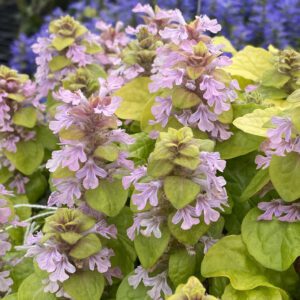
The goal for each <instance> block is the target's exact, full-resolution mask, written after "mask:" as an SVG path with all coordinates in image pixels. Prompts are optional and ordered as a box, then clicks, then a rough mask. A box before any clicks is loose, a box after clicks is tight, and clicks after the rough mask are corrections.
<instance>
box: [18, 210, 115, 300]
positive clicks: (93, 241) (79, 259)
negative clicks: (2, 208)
mask: <svg viewBox="0 0 300 300" xmlns="http://www.w3.org/2000/svg"><path fill="white" fill-rule="evenodd" d="M101 226H102V227H103V224H102V225H101V220H100V221H99V219H98V220H96V219H94V218H92V217H90V216H87V215H85V214H84V213H83V212H82V211H80V210H78V209H72V210H71V209H67V208H60V209H58V210H57V211H56V212H55V214H54V215H52V216H50V217H48V218H46V220H45V225H44V227H43V231H42V232H38V233H37V234H36V235H30V236H29V237H28V238H27V240H26V244H25V245H24V246H23V249H27V253H26V255H25V256H26V257H34V258H35V260H36V262H37V264H38V267H39V268H40V269H41V270H43V271H46V272H47V273H48V274H47V277H45V278H43V280H42V282H43V284H44V291H45V292H50V293H55V294H56V296H57V297H66V298H70V295H68V293H67V292H66V291H65V290H64V287H63V286H64V282H66V281H67V280H68V279H69V278H70V276H72V274H76V272H80V271H81V272H84V271H85V270H91V271H94V270H95V271H97V272H99V273H100V274H103V275H104V276H105V277H106V278H107V280H108V282H110V283H112V279H111V277H112V276H115V277H120V276H121V271H120V270H119V269H117V268H112V267H111V262H110V257H111V256H113V255H114V252H113V250H112V249H110V248H107V247H103V246H102V244H101V238H103V235H104V236H105V237H106V238H108V239H109V238H111V237H113V238H116V235H115V234H116V233H115V232H114V230H110V231H111V233H110V235H108V234H107V232H105V231H104V230H101V229H99V228H100V227H101ZM87 246H88V247H87Z"/></svg>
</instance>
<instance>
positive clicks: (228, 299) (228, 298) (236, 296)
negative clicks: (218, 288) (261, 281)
mask: <svg viewBox="0 0 300 300" xmlns="http://www.w3.org/2000/svg"><path fill="white" fill-rule="evenodd" d="M263 299H266V300H267V299H268V300H289V299H290V298H289V296H288V295H287V294H286V293H285V292H284V291H283V290H281V289H278V288H270V287H257V288H255V289H253V290H249V291H238V290H235V289H234V288H233V287H232V286H231V285H230V284H229V285H228V286H227V287H226V289H225V292H224V294H223V296H222V300H263Z"/></svg>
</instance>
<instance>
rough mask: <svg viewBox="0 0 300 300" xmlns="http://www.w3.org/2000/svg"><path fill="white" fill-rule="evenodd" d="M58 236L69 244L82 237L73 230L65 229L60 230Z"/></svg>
mask: <svg viewBox="0 0 300 300" xmlns="http://www.w3.org/2000/svg"><path fill="white" fill-rule="evenodd" d="M60 237H61V238H62V239H63V240H64V241H65V242H66V243H68V244H69V245H74V244H76V243H77V242H78V241H79V240H80V239H81V238H82V235H81V234H80V233H77V232H74V231H67V232H62V233H61V234H60Z"/></svg>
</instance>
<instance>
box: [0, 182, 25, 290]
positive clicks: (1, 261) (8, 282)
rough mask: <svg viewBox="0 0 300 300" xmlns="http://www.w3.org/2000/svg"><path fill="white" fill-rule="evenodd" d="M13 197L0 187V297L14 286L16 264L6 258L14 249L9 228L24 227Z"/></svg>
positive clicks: (9, 192)
mask: <svg viewBox="0 0 300 300" xmlns="http://www.w3.org/2000/svg"><path fill="white" fill-rule="evenodd" d="M13 196H14V194H13V193H12V192H11V191H8V190H6V189H5V187H4V186H3V185H2V184H1V185H0V295H3V294H4V295H5V294H6V293H7V292H9V291H10V287H11V286H12V284H13V280H12V279H11V278H10V270H9V268H10V267H13V266H14V265H15V263H14V261H13V260H12V259H10V258H6V257H5V255H6V254H7V252H8V251H10V250H11V248H12V245H11V243H10V240H9V234H8V232H7V229H8V227H9V226H11V227H15V226H17V225H23V224H22V223H21V222H19V221H18V216H17V215H16V214H15V211H14V208H13V205H12V201H11V200H12V197H13Z"/></svg>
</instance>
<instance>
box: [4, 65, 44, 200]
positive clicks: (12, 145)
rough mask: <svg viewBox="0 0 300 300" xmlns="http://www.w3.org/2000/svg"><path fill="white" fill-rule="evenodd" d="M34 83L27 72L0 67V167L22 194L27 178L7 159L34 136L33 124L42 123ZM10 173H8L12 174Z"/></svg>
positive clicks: (40, 105)
mask: <svg viewBox="0 0 300 300" xmlns="http://www.w3.org/2000/svg"><path fill="white" fill-rule="evenodd" d="M35 94H36V85H35V83H34V82H32V81H31V80H29V78H28V76H27V75H23V74H18V73H17V71H15V70H12V69H9V68H7V67H5V66H0V132H1V142H0V162H1V168H2V169H3V170H4V169H6V170H8V173H9V172H11V173H12V174H13V173H14V176H13V177H14V178H11V176H8V178H7V180H8V179H11V180H10V181H9V187H10V188H11V189H16V192H17V193H18V194H24V193H25V184H26V183H27V182H28V181H29V179H28V178H27V177H24V176H23V175H22V174H21V173H19V172H18V171H16V167H15V165H14V164H12V162H11V161H10V159H9V158H10V153H16V151H17V145H18V143H19V142H26V141H31V140H35V139H36V131H35V129H34V127H35V126H36V125H37V123H41V122H43V115H42V110H43V105H42V104H40V103H39V102H38V101H36V100H35ZM12 174H11V175H12Z"/></svg>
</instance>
